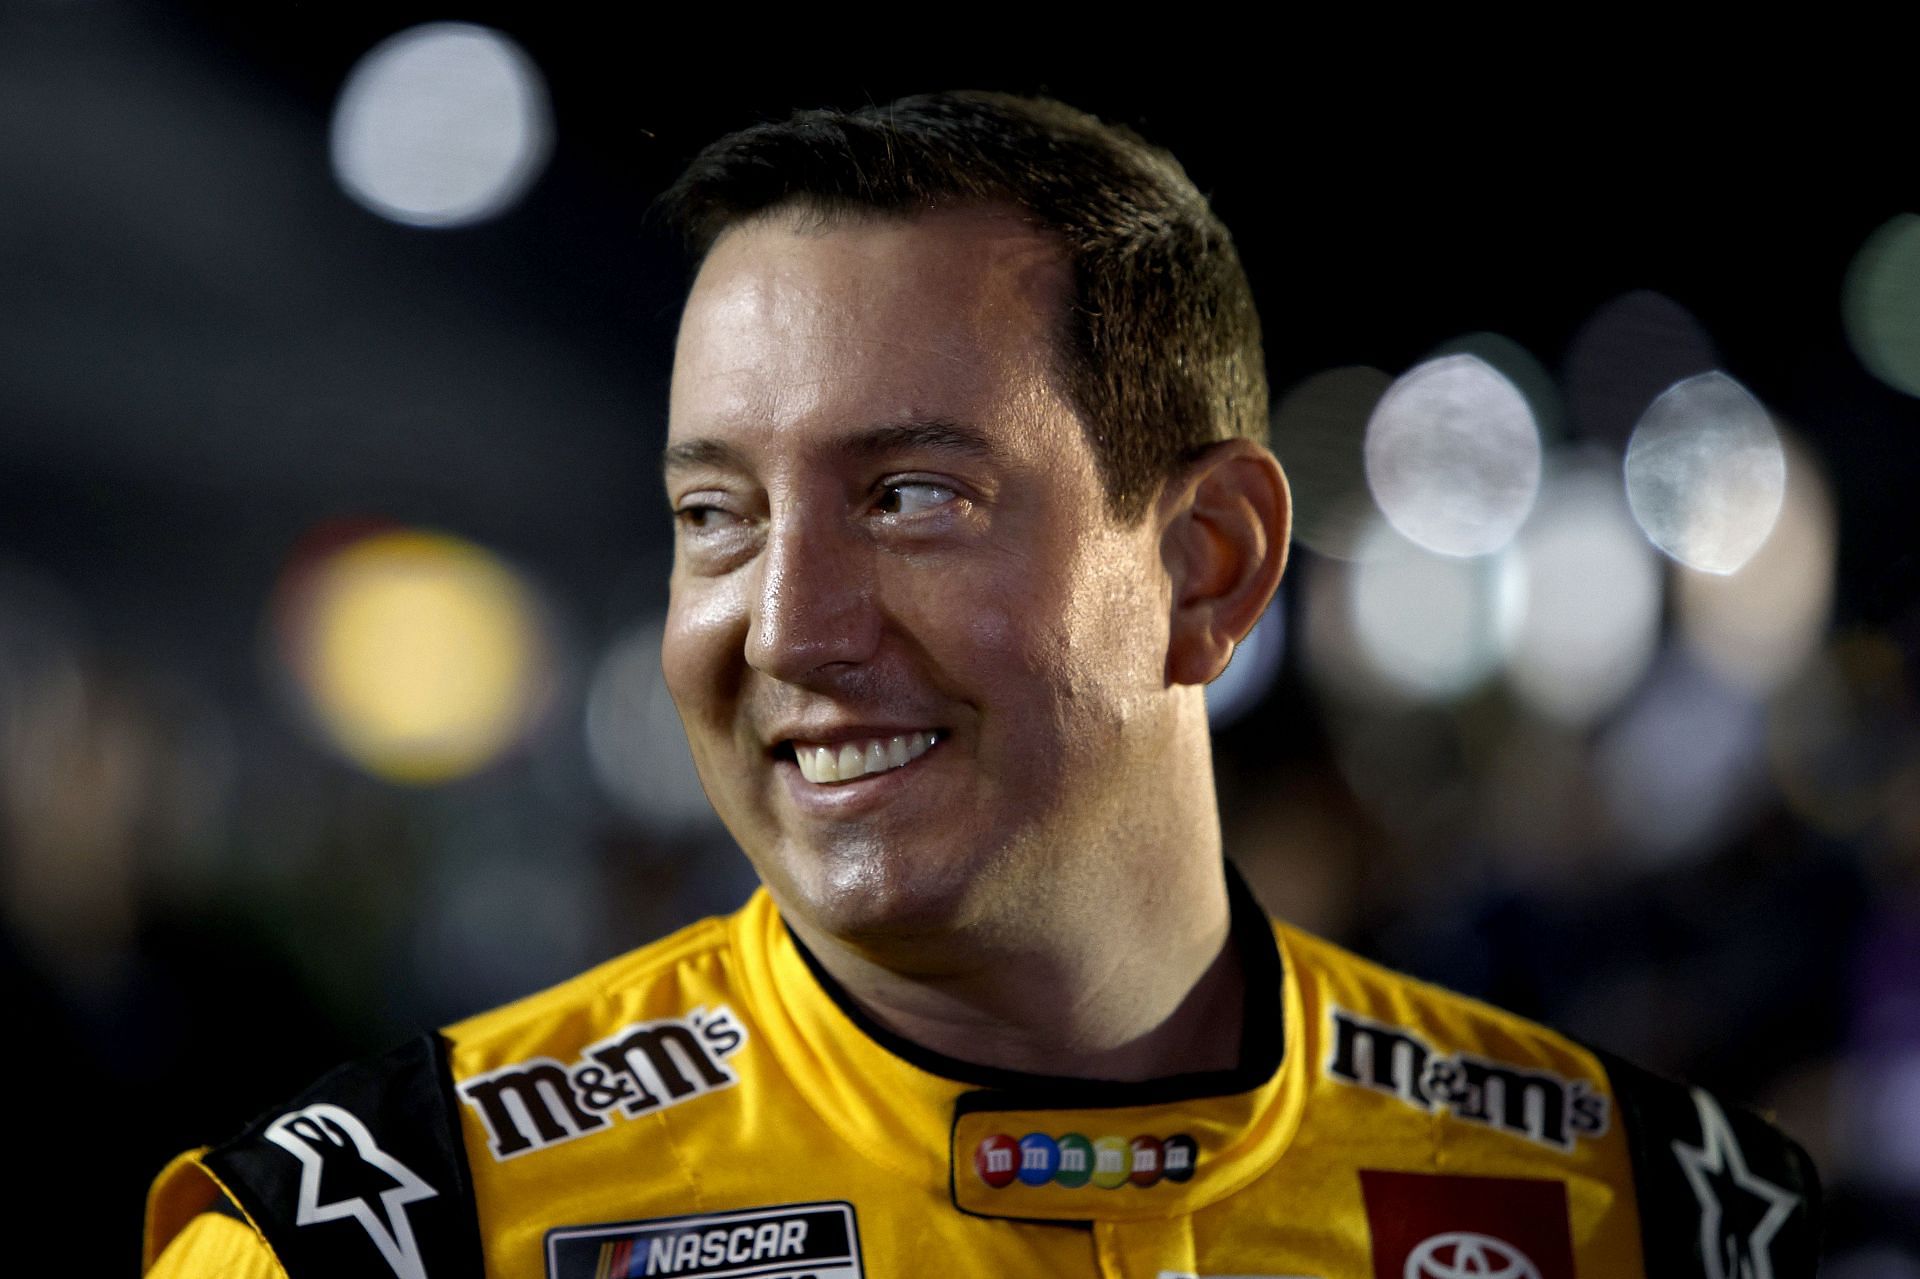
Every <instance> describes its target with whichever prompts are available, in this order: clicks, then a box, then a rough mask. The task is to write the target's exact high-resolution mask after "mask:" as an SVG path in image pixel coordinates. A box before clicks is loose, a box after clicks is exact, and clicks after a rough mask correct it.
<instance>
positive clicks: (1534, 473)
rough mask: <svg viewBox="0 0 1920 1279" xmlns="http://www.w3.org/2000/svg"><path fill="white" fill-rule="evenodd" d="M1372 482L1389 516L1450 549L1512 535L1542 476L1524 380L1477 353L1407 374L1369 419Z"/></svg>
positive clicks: (1412, 533) (1469, 551) (1418, 537)
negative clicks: (1516, 380)
mask: <svg viewBox="0 0 1920 1279" xmlns="http://www.w3.org/2000/svg"><path fill="white" fill-rule="evenodd" d="M1366 464H1367V484H1368V486H1369V487H1370V488H1371V489H1372V490H1373V497H1374V501H1375V502H1377V503H1378V504H1379V507H1380V510H1381V512H1382V513H1383V514H1384V515H1385V516H1386V517H1387V520H1388V522H1389V523H1391V524H1392V525H1393V527H1394V528H1396V529H1398V530H1399V531H1400V533H1401V534H1402V535H1404V536H1405V537H1407V538H1408V539H1409V540H1411V541H1413V542H1415V543H1417V544H1419V545H1420V546H1423V547H1425V548H1426V549H1428V550H1430V551H1436V552H1438V553H1440V554H1442V555H1484V554H1486V553H1487V552H1489V551H1497V550H1499V549H1500V548H1501V547H1503V546H1505V545H1506V544H1507V543H1508V542H1509V541H1511V540H1512V538H1513V535H1514V533H1515V531H1516V530H1518V529H1519V527H1520V524H1521V522H1522V521H1523V520H1525V519H1526V518H1527V512H1528V511H1529V510H1531V509H1532V507H1533V499H1534V494H1535V492H1536V491H1537V490H1538V488H1539V485H1540V433H1539V427H1538V425H1537V424H1536V423H1535V422H1534V419H1533V410H1532V409H1531V408H1530V407H1529V406H1528V404H1527V399H1526V397H1525V396H1524V395H1522V394H1521V393H1520V390H1519V388H1518V387H1516V386H1514V384H1513V383H1512V382H1510V381H1508V380H1507V379H1506V377H1504V376H1503V375H1502V374H1501V373H1500V372H1499V370H1497V369H1495V368H1494V367H1493V366H1492V365H1491V364H1488V363H1487V362H1486V361H1485V360H1483V359H1481V358H1479V357H1478V356H1475V355H1447V356H1442V357H1440V358H1439V359H1435V360H1429V361H1427V362H1426V363H1424V364H1419V365H1416V366H1415V367H1414V368H1412V369H1410V370H1408V371H1407V372H1406V373H1404V374H1402V375H1401V376H1400V378H1399V379H1398V380H1396V381H1395V382H1394V384H1393V385H1392V386H1390V387H1388V388H1387V391H1386V394H1385V395H1383V396H1382V397H1381V399H1380V403H1379V404H1378V405H1376V406H1375V407H1374V410H1373V415H1372V417H1371V418H1370V419H1369V420H1368V422H1367V440H1366Z"/></svg>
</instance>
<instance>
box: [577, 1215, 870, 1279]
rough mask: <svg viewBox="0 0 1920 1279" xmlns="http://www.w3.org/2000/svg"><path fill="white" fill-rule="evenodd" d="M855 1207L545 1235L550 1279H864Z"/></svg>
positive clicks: (664, 1219)
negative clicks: (657, 1278) (655, 1278)
mask: <svg viewBox="0 0 1920 1279" xmlns="http://www.w3.org/2000/svg"><path fill="white" fill-rule="evenodd" d="M865 1273H866V1271H865V1270H864V1269H863V1268H862V1266H861V1264H860V1232H859V1228H858V1225H857V1223H856V1222H855V1220H854V1216H853V1205H852V1204H850V1203H845V1202H838V1203H806V1204H775V1205H772V1206H769V1207H765V1208H747V1209H743V1210H741V1211H738V1212H716V1213H708V1214H705V1215H703V1216H697V1217H656V1218H654V1219H653V1220H651V1221H626V1222H620V1223H617V1224H614V1225H604V1226H562V1227H560V1228H558V1229H555V1230H549V1231H548V1232H547V1276H548V1279H639V1277H640V1276H643V1275H673V1276H676V1277H678V1276H691V1277H697V1279H862V1276H864V1275H865Z"/></svg>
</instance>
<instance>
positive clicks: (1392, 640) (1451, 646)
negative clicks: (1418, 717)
mask: <svg viewBox="0 0 1920 1279" xmlns="http://www.w3.org/2000/svg"><path fill="white" fill-rule="evenodd" d="M1516 568H1517V565H1516V562H1515V560H1514V559H1513V558H1512V557H1510V556H1506V555H1481V556H1475V557H1474V558H1471V559H1462V558H1459V557H1457V556H1442V555H1436V554H1434V553H1433V552H1431V551H1429V550H1427V549H1425V548H1424V547H1420V546H1415V545H1414V544H1412V543H1411V542H1408V541H1407V540H1406V539H1405V538H1402V537H1401V536H1400V535H1399V533H1397V532H1396V531H1395V530H1394V529H1392V528H1391V527H1389V526H1387V525H1386V524H1384V523H1378V522H1376V523H1375V525H1374V527H1373V530H1372V531H1371V532H1370V533H1369V534H1368V536H1367V538H1366V540H1365V542H1364V543H1363V545H1362V553H1361V556H1360V559H1359V561H1358V562H1356V563H1355V564H1354V565H1352V567H1351V571H1350V576H1349V578H1348V582H1349V590H1350V594H1349V597H1348V605H1349V608H1350V610H1351V614H1352V618H1353V627H1354V631H1355V633H1356V634H1358V636H1359V638H1360V646H1361V650H1362V652H1363V653H1364V654H1365V655H1366V657H1367V660H1368V661H1369V663H1370V664H1371V665H1372V667H1373V670H1374V672H1375V674H1376V675H1377V676H1378V677H1379V678H1380V679H1381V680H1383V681H1384V682H1385V683H1386V684H1387V685H1388V686H1390V687H1392V688H1394V689H1396V690H1398V691H1399V692H1400V693H1402V694H1404V695H1406V696H1409V697H1414V698H1421V699H1424V698H1437V699H1447V698H1453V697H1458V696H1460V695H1461V694H1463V693H1466V692H1467V691H1469V690H1470V689H1472V688H1473V687H1475V686H1476V685H1477V684H1479V683H1480V682H1481V681H1483V680H1485V679H1486V678H1487V677H1488V676H1490V675H1491V674H1493V672H1494V671H1495V670H1496V669H1497V668H1498V667H1499V665H1500V663H1501V662H1502V661H1504V660H1505V659H1506V655H1507V653H1508V652H1509V651H1510V650H1511V648H1512V645H1513V642H1514V639H1515V635H1516V632H1517V629H1518V624H1519V621H1520V619H1521V618H1522V617H1523V616H1524V615H1525V609H1526V599H1525V590H1526V583H1525V580H1524V578H1523V577H1522V576H1521V574H1520V573H1518V572H1517V571H1516Z"/></svg>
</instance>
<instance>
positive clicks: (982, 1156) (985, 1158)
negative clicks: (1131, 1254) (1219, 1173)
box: [973, 1132, 1200, 1190]
mask: <svg viewBox="0 0 1920 1279" xmlns="http://www.w3.org/2000/svg"><path fill="white" fill-rule="evenodd" d="M1199 1153H1200V1147H1199V1145H1198V1143H1196V1142H1195V1141H1194V1139H1193V1138H1192V1137H1189V1136H1187V1135H1186V1134H1185V1133H1177V1134H1175V1135H1174V1136H1172V1137H1167V1138H1160V1137H1134V1138H1132V1139H1131V1140H1129V1139H1127V1138H1125V1137H1095V1138H1091V1139H1089V1138H1087V1137H1085V1136H1082V1135H1081V1134H1080V1133H1077V1132H1070V1133H1067V1134H1065V1135H1064V1136H1060V1137H1050V1136H1048V1135H1047V1134H1046V1133H1043V1132H1030V1133H1028V1134H1027V1135H1026V1136H1024V1137H1022V1138H1020V1140H1018V1141H1015V1140H1014V1139H1013V1138H1012V1137H1009V1136H1007V1135H1006V1134H1005V1133H994V1134H993V1135H992V1136H990V1137H983V1138H981V1139H980V1144H979V1145H978V1146H976V1147H974V1151H973V1167H974V1171H975V1172H977V1173H979V1174H980V1180H982V1181H984V1182H986V1183H987V1184H988V1185H989V1186H992V1187H993V1188H994V1189H995V1190H999V1189H1002V1188H1004V1187H1006V1186H1011V1185H1012V1184H1013V1183H1014V1182H1016V1181H1018V1182H1020V1183H1021V1184H1022V1185H1027V1186H1045V1185H1049V1184H1052V1185H1056V1186H1065V1187H1067V1189H1069V1190H1077V1189H1079V1188H1080V1187H1081V1186H1085V1185H1088V1184H1089V1183H1091V1184H1092V1185H1095V1186H1098V1187H1100V1188H1101V1189H1102V1190H1118V1189H1119V1188H1120V1187H1122V1186H1127V1185H1133V1186H1143V1187H1144V1186H1151V1185H1154V1184H1156V1183H1158V1182H1160V1181H1172V1182H1184V1181H1190V1180H1192V1178H1193V1168H1194V1165H1195V1164H1196V1163H1197V1162H1198V1161H1199Z"/></svg>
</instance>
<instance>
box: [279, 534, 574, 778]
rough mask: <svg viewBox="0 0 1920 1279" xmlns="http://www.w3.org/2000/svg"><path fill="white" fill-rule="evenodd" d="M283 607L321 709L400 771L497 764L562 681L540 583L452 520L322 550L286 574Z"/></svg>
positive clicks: (287, 644) (283, 635) (292, 657)
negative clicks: (543, 616)
mask: <svg viewBox="0 0 1920 1279" xmlns="http://www.w3.org/2000/svg"><path fill="white" fill-rule="evenodd" d="M275 620H276V624H277V626H276V629H277V633H278V635H279V638H280V641H281V645H282V652H283V655H284V657H285V659H286V661H287V664H288V666H289V668H290V669H291V671H292V672H293V674H294V675H295V677H296V679H297V682H298V685H299V688H300V689H301V691H302V692H303V693H304V694H305V697H306V701H307V705H308V707H309V708H310V709H311V711H312V713H313V716H314V720H315V722H316V723H317V724H318V725H319V726H320V728H321V729H322V730H323V731H324V732H325V734H326V736H327V738H328V739H329V740H330V741H331V742H332V743H333V744H334V745H335V746H336V747H338V748H339V749H340V750H341V751H342V752H343V753H344V754H346V755H347V756H348V758H350V759H352V760H353V761H354V762H356V763H358V764H359V765H361V766H362V767H364V768H366V769H367V770H368V771H370V772H372V773H374V774H376V775H378V776H380V777H383V778H386V779H388V780H390V781H396V782H405V783H414V784H432V783H437V782H444V781H448V780H450V779H452V778H455V777H461V776H465V775H466V774H469V773H472V772H474V771H476V770H478V769H480V768H481V767H483V766H485V765H486V764H488V763H490V762H491V761H492V760H494V759H495V758H497V757H498V756H499V755H500V754H501V753H502V752H503V751H505V750H506V749H507V747H508V746H510V745H512V743H513V742H514V740H515V739H516V738H518V737H519V736H520V734H521V733H522V732H523V731H524V730H525V729H526V728H527V727H528V726H529V724H530V722H531V720H532V719H533V717H534V714H535V712H536V711H537V710H538V708H539V706H540V703H541V700H542V697H543V696H544V694H545V692H546V690H547V688H548V684H549V671H548V667H547V663H548V660H549V658H548V646H547V644H546V641H545V639H544V637H543V633H542V631H543V627H542V623H541V621H540V618H539V613H538V608H537V605H536V602H535V598H534V595H533V592H532V590H531V588H530V587H529V586H528V585H527V584H526V583H525V582H524V581H523V580H522V579H521V578H520V577H519V575H518V574H516V573H515V572H514V571H513V570H512V569H511V568H509V567H508V566H507V565H506V564H505V563H504V562H502V561H501V560H500V559H499V558H498V557H497V556H494V555H493V554H491V553H490V552H488V551H486V550H484V549H482V548H481V547H479V546H476V545H474V544H473V543H471V542H468V541H465V540H463V539H461V538H457V537H452V536H449V535H447V534H443V533H434V532H426V531H420V530H396V531H389V532H380V533H373V534H370V535H368V536H364V537H359V538H355V539H352V540H349V541H348V542H347V543H346V544H345V545H343V546H337V547H329V548H327V549H325V550H321V551H318V552H310V553H309V554H308V555H306V556H303V557H301V558H299V559H297V560H296V561H295V563H294V564H293V565H292V566H291V567H290V569H289V570H288V572H287V574H286V576H285V577H284V578H283V580H282V584H281V590H280V593H279V596H278V598H277V601H276V619H275Z"/></svg>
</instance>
